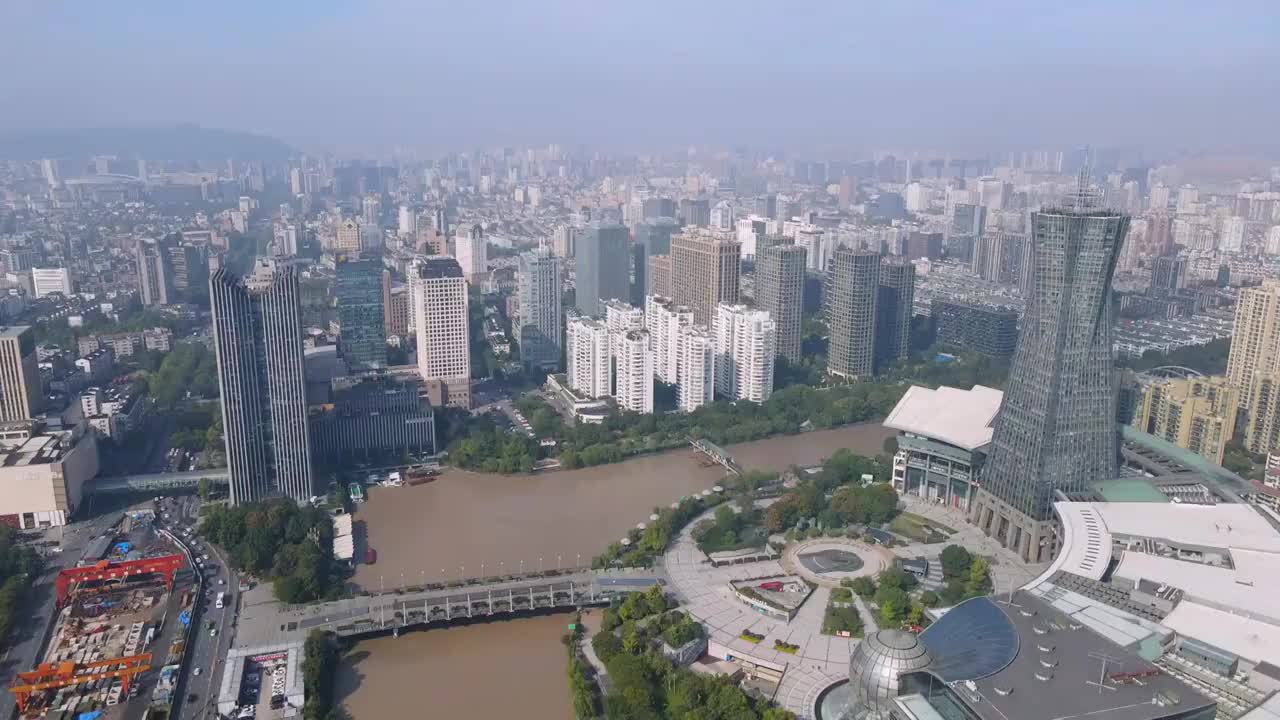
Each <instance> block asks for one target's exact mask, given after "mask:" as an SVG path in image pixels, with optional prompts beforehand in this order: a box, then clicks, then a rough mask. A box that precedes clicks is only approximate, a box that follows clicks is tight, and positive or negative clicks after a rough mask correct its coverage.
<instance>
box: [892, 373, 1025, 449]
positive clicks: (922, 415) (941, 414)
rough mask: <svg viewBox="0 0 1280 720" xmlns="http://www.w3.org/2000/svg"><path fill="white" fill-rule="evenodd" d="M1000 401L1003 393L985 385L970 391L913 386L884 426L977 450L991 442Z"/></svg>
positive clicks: (975, 386) (974, 387) (976, 386)
mask: <svg viewBox="0 0 1280 720" xmlns="http://www.w3.org/2000/svg"><path fill="white" fill-rule="evenodd" d="M1003 399H1004V393H1002V392H1000V391H999V390H996V389H994V388H989V387H986V386H984V385H974V386H973V389H972V390H961V389H959V388H953V387H940V388H938V389H937V390H931V389H929V388H927V387H921V386H919V385H912V386H911V387H909V388H907V393H906V394H905V395H903V396H902V399H901V400H899V401H898V404H897V405H896V406H895V407H894V408H893V412H891V413H889V417H887V418H885V421H884V426H885V427H887V428H893V429H894V430H901V431H902V432H908V433H911V434H913V435H921V436H924V437H928V438H932V439H935V440H940V441H942V442H944V443H947V444H949V445H955V446H957V447H961V448H964V449H965V450H976V449H978V448H980V447H982V446H984V445H987V444H988V443H990V442H991V433H992V427H991V423H992V422H993V421H994V420H995V417H996V413H997V412H998V411H999V410H1000V401H1001V400H1003Z"/></svg>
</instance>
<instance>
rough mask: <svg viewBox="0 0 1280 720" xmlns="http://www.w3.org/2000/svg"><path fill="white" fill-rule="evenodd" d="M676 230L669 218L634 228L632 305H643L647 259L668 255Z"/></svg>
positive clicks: (659, 218) (645, 222)
mask: <svg viewBox="0 0 1280 720" xmlns="http://www.w3.org/2000/svg"><path fill="white" fill-rule="evenodd" d="M660 199H661V198H660ZM645 202H646V203H647V202H648V200H646V201H645ZM667 202H670V201H669V200H668V201H667ZM676 230H677V225H676V221H675V220H674V219H672V218H670V217H656V218H649V219H646V220H645V221H644V222H642V223H640V224H639V225H637V226H636V241H635V242H634V243H632V245H631V272H632V278H631V304H632V305H644V298H645V295H647V294H648V288H649V279H648V265H649V258H650V257H651V256H653V255H668V254H670V252H671V236H672V234H673V233H674V232H675V231H676Z"/></svg>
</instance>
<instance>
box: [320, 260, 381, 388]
mask: <svg viewBox="0 0 1280 720" xmlns="http://www.w3.org/2000/svg"><path fill="white" fill-rule="evenodd" d="M333 294H334V296H335V297H336V298H337V300H338V322H339V324H340V326H341V329H342V340H341V347H342V357H343V358H344V359H346V361H347V365H348V366H350V367H351V369H353V370H367V369H371V368H381V367H386V366H387V327H386V318H385V312H384V311H385V308H384V305H383V301H384V297H383V270H382V262H381V261H380V260H378V259H377V258H370V257H366V258H360V257H357V256H355V255H339V256H338V258H337V272H336V273H335V278H334V283H333Z"/></svg>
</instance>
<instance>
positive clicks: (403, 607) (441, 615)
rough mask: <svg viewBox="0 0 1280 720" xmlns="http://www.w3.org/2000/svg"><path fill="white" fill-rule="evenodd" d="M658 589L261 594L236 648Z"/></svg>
mask: <svg viewBox="0 0 1280 720" xmlns="http://www.w3.org/2000/svg"><path fill="white" fill-rule="evenodd" d="M660 582H662V580H661V576H660V574H659V573H656V572H653V571H648V570H588V569H583V568H577V569H569V570H561V571H546V572H542V573H533V574H528V575H524V576H506V577H501V578H478V579H473V580H466V581H460V582H455V583H450V584H447V585H441V584H437V585H428V586H425V587H408V588H403V589H398V590H387V591H385V592H381V593H361V594H359V595H356V596H354V597H351V598H345V599H342V600H334V601H331V602H325V603H316V604H313V605H285V604H284V603H280V602H277V601H274V600H270V601H259V598H262V599H263V600H265V598H266V597H268V594H269V592H270V590H269V589H267V588H257V589H255V590H254V591H251V592H250V593H246V594H245V596H244V598H243V599H242V600H243V602H242V608H241V611H240V618H239V625H238V628H237V630H236V641H235V645H236V647H258V646H266V645H272V646H274V645H285V644H288V643H290V642H294V641H298V640H301V639H303V638H305V637H306V635H307V633H309V632H311V631H312V630H316V629H320V630H330V631H333V632H335V633H337V634H338V635H339V636H342V637H357V636H362V635H370V634H379V633H387V632H393V633H398V632H399V631H400V630H401V629H405V628H411V627H415V626H422V625H428V624H441V625H446V624H449V623H452V622H457V621H459V620H464V619H471V618H481V617H499V616H504V615H512V616H514V615H519V614H522V613H528V612H532V611H537V610H549V609H555V608H563V609H566V610H568V609H572V608H576V607H585V606H591V605H603V604H607V603H608V602H609V601H610V600H611V599H613V598H614V597H615V596H618V595H622V594H625V593H628V592H633V591H635V590H643V589H645V588H647V587H649V586H651V585H654V584H657V583H660ZM264 591H265V593H264Z"/></svg>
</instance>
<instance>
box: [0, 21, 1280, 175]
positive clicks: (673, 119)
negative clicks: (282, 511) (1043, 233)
mask: <svg viewBox="0 0 1280 720" xmlns="http://www.w3.org/2000/svg"><path fill="white" fill-rule="evenodd" d="M0 23H3V24H4V25H5V26H6V27H7V28H9V30H10V32H9V33H8V38H7V40H8V44H6V45H5V46H4V47H2V48H0V58H3V60H4V61H5V66H6V67H8V68H10V70H11V71H10V73H9V74H8V76H7V77H6V81H5V84H4V87H3V89H2V90H0V97H2V98H3V100H4V103H3V104H4V107H5V113H3V114H0V130H12V129H31V128H78V127H120V126H123V127H138V126H168V125H175V124H179V123H195V124H198V125H201V126H204V127H218V128H227V129H236V130H246V131H250V132H255V133H261V134H267V135H272V136H275V137H279V138H281V139H283V140H285V141H286V142H289V143H290V144H293V145H295V146H298V147H301V148H304V149H324V150H337V151H340V152H341V151H358V150H369V151H387V150H391V149H394V148H402V149H413V150H421V151H428V152H429V151H438V150H441V149H447V148H452V149H463V148H467V147H472V146H476V145H485V146H490V145H495V144H513V145H514V144H545V143H551V142H558V143H561V144H566V145H567V144H577V143H584V144H588V145H595V146H602V147H614V148H627V149H639V148H655V147H673V146H674V147H678V146H682V145H697V144H709V145H720V146H726V145H732V144H739V143H741V144H747V145H751V146H754V147H779V148H808V149H815V148H826V147H833V148H884V147H903V146H910V147H919V148H924V147H939V148H943V147H945V148H948V149H953V150H959V151H969V150H973V151H975V152H977V151H983V150H988V149H993V148H1007V147H1017V146H1024V147H1029V146H1037V145H1055V146H1057V145H1063V144H1070V143H1078V142H1090V143H1094V144H1098V145H1113V146H1115V145H1125V146H1137V147H1142V148H1146V149H1149V150H1151V151H1152V152H1156V151H1163V152H1170V151H1172V152H1176V151H1179V150H1182V149H1193V150H1200V149H1214V150H1247V149H1264V148H1265V149H1268V150H1270V149H1274V148H1276V147H1277V145H1280V143H1277V141H1276V139H1275V130H1274V118H1275V117H1276V116H1277V114H1278V113H1280V73H1276V72H1275V68H1277V67H1280V45H1278V44H1277V43H1275V41H1274V36H1275V31H1276V30H1277V29H1278V28H1280V3H1274V2H1271V3H1268V2H1260V1H1258V2H1255V1H1252V0H1250V1H1246V2H1240V3H1231V4H1225V5H1217V4H1209V3H1191V2H1164V3H1154V2H1151V3H1147V2H1142V3H1132V4H1129V6H1127V7H1118V6H1116V5H1115V4H1113V3H1104V2H1081V3H1076V4H1074V5H1072V6H1070V7H1068V6H1065V5H1058V4H1055V5H1048V4H1042V3H1036V4H1035V6H1029V4H1026V3H1019V2H975V3H968V4H964V5H958V4H954V3H930V2H924V3H913V4H911V5H910V6H905V5H903V6H899V5H898V4H892V5H889V4H886V5H883V6H882V5H866V4H858V5H856V6H855V4H854V3H822V7H820V8H817V7H809V6H806V7H802V8H801V7H790V6H788V5H787V4H777V3H774V4H764V3H728V2H724V1H722V0H714V1H710V2H699V3H683V4H681V3H673V2H667V1H665V0H663V1H661V2H656V3H655V2H650V3H644V4H638V3H632V4H626V5H612V4H610V5H607V6H602V5H601V4H598V3H590V2H585V0H567V1H565V2H554V3H540V4H533V3H518V2H508V1H503V2H488V3H483V4H441V3H436V2H428V3H423V4H415V3H406V2H392V1H383V0H372V1H370V2H363V3H358V4H349V3H343V2H338V1H337V0H310V1H307V2H301V1H299V0H289V1H282V2H273V3H253V2H247V1H246V0H230V1H229V2H223V3H218V4H215V5H172V4H169V3H163V2H158V1H157V0H141V1H139V2H134V3H129V4H125V5H118V4H72V3H37V2H33V1H29V0H17V2H10V3H7V4H5V5H4V6H3V7H0Z"/></svg>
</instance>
